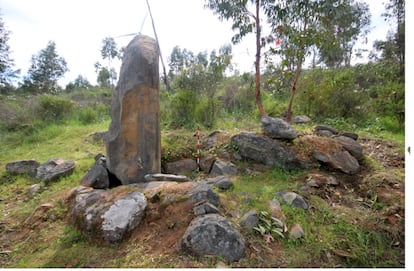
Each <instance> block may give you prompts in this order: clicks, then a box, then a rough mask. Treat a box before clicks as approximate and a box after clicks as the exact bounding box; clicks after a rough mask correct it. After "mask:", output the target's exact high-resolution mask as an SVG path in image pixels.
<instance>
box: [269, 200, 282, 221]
mask: <svg viewBox="0 0 414 271" xmlns="http://www.w3.org/2000/svg"><path fill="white" fill-rule="evenodd" d="M268 205H269V209H270V212H271V213H272V216H273V217H276V218H279V219H281V218H284V216H283V211H282V207H281V206H280V202H279V201H278V200H277V199H272V200H270V201H269V204H268Z"/></svg>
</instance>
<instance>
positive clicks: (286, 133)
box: [261, 117, 298, 140]
mask: <svg viewBox="0 0 414 271" xmlns="http://www.w3.org/2000/svg"><path fill="white" fill-rule="evenodd" d="M261 121H262V127H263V131H264V133H265V134H266V135H267V136H269V137H271V138H274V139H288V140H292V139H295V138H296V137H297V136H298V133H297V132H296V131H295V129H293V127H292V126H290V125H289V123H287V122H286V121H284V120H282V119H279V118H271V117H262V120H261Z"/></svg>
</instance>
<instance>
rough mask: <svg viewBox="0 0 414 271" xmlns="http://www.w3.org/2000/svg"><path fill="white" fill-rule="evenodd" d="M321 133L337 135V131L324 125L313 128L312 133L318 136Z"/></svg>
mask: <svg viewBox="0 0 414 271" xmlns="http://www.w3.org/2000/svg"><path fill="white" fill-rule="evenodd" d="M321 131H328V132H330V134H331V135H337V134H338V133H339V131H338V130H336V129H335V128H332V127H330V126H326V125H317V126H315V127H313V132H314V133H315V134H316V135H319V133H320V132H321Z"/></svg>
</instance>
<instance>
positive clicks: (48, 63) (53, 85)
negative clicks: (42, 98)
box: [23, 41, 69, 93]
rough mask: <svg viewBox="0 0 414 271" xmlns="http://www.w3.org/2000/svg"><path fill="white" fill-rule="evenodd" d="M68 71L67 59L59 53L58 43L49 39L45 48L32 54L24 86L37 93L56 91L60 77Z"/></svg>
mask: <svg viewBox="0 0 414 271" xmlns="http://www.w3.org/2000/svg"><path fill="white" fill-rule="evenodd" d="M67 71H69V69H68V67H67V63H66V60H65V59H64V58H63V57H61V56H59V55H58V53H57V50H56V43H55V42H54V41H49V42H48V44H47V46H46V48H45V49H42V50H40V52H39V53H38V54H37V55H33V56H32V59H31V65H30V67H29V70H28V76H27V77H26V79H25V82H24V86H23V88H26V89H29V90H32V91H34V92H37V93H55V92H56V91H57V90H58V85H57V81H58V79H60V78H61V77H62V76H63V75H64V74H65V73H66V72H67Z"/></svg>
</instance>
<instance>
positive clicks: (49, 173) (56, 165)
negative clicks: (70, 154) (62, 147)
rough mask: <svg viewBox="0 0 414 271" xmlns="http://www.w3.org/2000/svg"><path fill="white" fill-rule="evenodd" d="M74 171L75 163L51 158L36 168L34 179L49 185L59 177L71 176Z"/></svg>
mask: <svg viewBox="0 0 414 271" xmlns="http://www.w3.org/2000/svg"><path fill="white" fill-rule="evenodd" d="M74 170H75V162H74V161H73V160H67V161H65V160H64V159H62V158H51V159H49V160H48V161H47V162H46V163H44V164H41V165H40V166H39V167H38V168H37V172H36V179H37V180H39V181H44V182H45V184H49V183H50V182H53V181H56V180H58V179H59V178H61V177H64V176H69V175H71V174H72V173H73V171H74Z"/></svg>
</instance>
